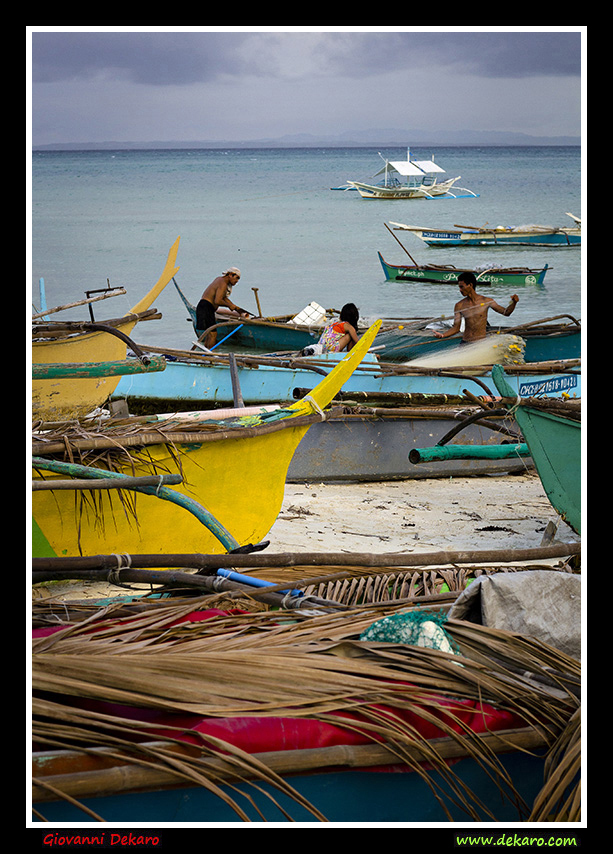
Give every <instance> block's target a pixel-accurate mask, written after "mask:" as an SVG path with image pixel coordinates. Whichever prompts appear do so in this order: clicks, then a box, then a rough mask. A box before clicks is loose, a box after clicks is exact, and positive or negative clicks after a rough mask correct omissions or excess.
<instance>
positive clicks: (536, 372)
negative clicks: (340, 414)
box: [112, 345, 581, 410]
mask: <svg viewBox="0 0 613 854" xmlns="http://www.w3.org/2000/svg"><path fill="white" fill-rule="evenodd" d="M141 346H144V345H141ZM155 349H156V348H149V350H150V351H152V352H153V351H155ZM158 352H161V353H162V354H163V355H165V356H167V365H166V370H165V371H164V372H163V373H159V374H141V375H134V376H125V377H122V378H121V380H120V381H119V384H118V385H117V388H116V389H115V392H114V393H113V395H112V399H113V400H127V401H128V402H130V403H135V402H141V403H155V404H156V405H159V404H161V403H163V404H164V405H166V404H168V403H169V402H180V403H182V404H186V405H188V406H189V407H190V408H193V409H201V408H204V407H206V406H210V407H213V406H215V405H218V404H230V405H232V404H234V405H240V406H242V405H252V404H267V403H281V402H286V401H291V400H293V399H294V389H296V388H313V387H314V386H315V385H317V383H318V381H319V379H320V378H321V376H322V375H326V374H327V373H328V372H329V371H330V370H332V368H333V367H334V365H335V364H336V363H337V362H338V359H339V357H341V356H342V354H339V353H325V354H323V355H322V356H317V357H305V358H298V359H291V358H290V359H284V358H268V359H266V358H259V357H255V356H238V355H237V356H234V354H229V355H228V356H226V357H223V356H207V355H202V356H198V355H197V354H196V353H191V352H182V351H169V350H161V349H159V350H158ZM168 354H171V356H172V355H174V356H175V357H177V356H178V358H176V361H168ZM232 362H234V365H232ZM507 370H508V371H509V382H510V383H511V385H512V388H513V392H512V393H513V396H519V397H532V396H534V395H539V396H559V395H561V394H567V395H569V396H571V397H581V366H580V361H579V360H568V361H563V362H556V363H536V364H530V365H528V364H524V365H517V366H508V367H507ZM466 388H469V389H471V390H472V391H473V393H475V394H477V395H483V394H485V395H486V396H489V397H494V396H496V390H495V386H494V384H493V382H492V374H491V369H488V368H487V367H482V368H474V367H471V368H463V369H461V370H454V369H453V367H451V368H445V369H440V368H438V369H426V368H418V367H411V366H410V364H407V365H396V364H392V363H381V362H379V361H378V360H377V358H376V357H375V356H374V355H372V354H369V355H367V356H366V358H365V359H364V360H363V361H362V363H361V365H360V366H359V368H358V369H357V370H356V371H355V372H354V373H353V375H352V376H351V377H350V378H349V380H347V382H346V383H345V384H344V386H343V391H344V392H370V393H376V394H382V393H388V392H392V393H401V394H412V395H451V396H452V397H462V396H463V395H464V390H465V389H466ZM170 408H171V407H169V406H167V405H166V409H167V410H169V409H170Z"/></svg>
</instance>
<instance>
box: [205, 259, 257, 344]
mask: <svg viewBox="0 0 613 854" xmlns="http://www.w3.org/2000/svg"><path fill="white" fill-rule="evenodd" d="M240 277H241V271H240V270H239V269H238V268H237V267H229V268H228V269H227V270H226V272H225V273H222V275H221V276H217V278H216V279H213V281H212V282H211V284H210V285H209V286H208V288H206V290H205V291H204V293H203V294H202V297H201V298H200V302H199V303H198V305H197V306H196V329H197V330H198V332H199V333H200V334H202V333H203V332H204V331H205V330H206V329H208V328H209V327H210V326H215V322H216V321H215V312H216V311H217V309H218V308H219V307H220V306H222V305H224V306H226V307H227V308H229V309H231V310H232V311H235V312H237V314H238V315H239V316H240V317H249V316H250V312H248V311H246V309H244V308H240V307H239V306H238V305H234V303H233V302H232V300H231V299H230V293H231V291H232V288H233V287H234V285H235V284H236V283H237V282H238V280H239V279H240ZM216 343H217V330H216V329H213V331H212V332H209V334H208V335H207V336H206V339H205V341H204V346H205V347H208V348H209V349H210V348H211V347H213V346H214V345H215V344H216Z"/></svg>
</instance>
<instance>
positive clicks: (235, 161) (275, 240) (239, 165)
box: [31, 146, 586, 349]
mask: <svg viewBox="0 0 613 854" xmlns="http://www.w3.org/2000/svg"><path fill="white" fill-rule="evenodd" d="M406 152H407V149H406V148H396V147H391V148H389V147H388V148H384V147H382V148H377V147H375V148H219V149H210V148H202V149H151V150H135V149H129V150H88V151H50V150H37V151H34V152H33V153H32V168H31V279H32V284H31V287H32V309H33V311H38V310H40V307H41V297H40V293H41V292H40V280H41V279H42V280H43V282H44V290H45V295H46V303H47V306H48V307H49V308H51V307H54V306H59V305H66V304H68V303H73V302H76V301H79V300H83V299H85V292H86V291H90V290H95V289H99V288H105V287H106V286H107V283H108V284H110V286H111V287H120V286H121V287H124V288H125V289H126V295H125V296H123V295H122V296H117V297H114V298H112V299H110V300H106V301H104V302H102V303H98V304H97V305H95V306H94V317H95V319H96V320H104V319H105V318H109V317H118V316H120V315H122V314H124V313H125V312H127V311H128V310H129V309H130V308H131V307H132V306H133V305H134V304H135V303H136V302H138V300H140V298H141V297H142V296H143V295H144V294H145V293H146V292H147V291H148V290H149V288H150V287H151V286H152V285H153V284H154V283H155V282H156V281H157V280H158V278H159V276H160V274H161V272H162V269H163V267H164V263H165V260H166V257H167V254H168V251H169V249H170V247H171V246H172V244H173V243H174V242H175V240H176V239H177V237H180V245H179V252H178V258H177V264H178V266H179V268H180V269H179V271H178V272H177V274H176V277H175V280H176V283H177V285H178V286H179V287H180V288H181V290H182V291H183V293H184V294H185V296H186V297H187V298H188V299H189V300H190V301H191V302H192V303H193V304H196V303H197V302H198V300H199V299H200V297H201V295H202V292H203V290H204V289H205V287H206V286H207V285H208V284H209V283H210V282H211V281H212V280H213V279H214V278H215V277H216V276H218V275H220V274H221V273H223V272H224V271H225V270H226V269H227V268H228V267H230V266H234V267H238V268H239V269H240V270H241V274H242V275H241V279H240V282H239V283H238V285H237V286H236V287H235V288H234V292H233V294H232V299H233V301H234V302H235V303H237V304H238V305H240V306H242V307H243V308H245V309H247V310H248V311H252V312H254V313H255V314H258V313H259V312H260V310H261V313H262V314H263V315H264V316H274V315H281V314H293V313H296V312H298V311H300V310H301V309H302V308H304V307H305V306H307V305H308V304H309V303H311V302H312V301H315V302H317V303H318V304H319V305H321V306H322V307H324V308H333V309H337V310H339V309H340V308H341V307H342V306H343V305H344V304H345V303H346V302H353V303H355V304H356V305H357V306H358V307H359V309H360V314H361V317H362V318H363V319H366V320H374V319H376V318H378V317H383V318H411V317H441V316H448V317H451V316H453V307H454V304H455V303H456V302H457V300H458V299H459V298H460V294H459V291H458V289H457V287H456V286H455V285H432V284H408V283H398V282H389V281H386V279H385V276H384V274H383V269H382V267H381V264H380V261H379V258H378V254H377V253H378V252H380V253H381V254H382V255H383V257H384V258H385V260H386V261H388V262H390V263H393V264H402V263H407V262H408V263H411V261H410V259H411V258H412V259H414V260H415V261H416V262H417V263H436V264H453V265H455V266H457V267H469V268H471V267H479V268H481V269H483V267H484V266H513V265H519V266H522V267H530V268H533V269H541V268H542V267H543V266H544V265H545V264H547V265H549V268H550V269H549V270H548V272H547V274H546V277H545V282H544V284H543V285H541V286H538V285H524V286H522V287H521V288H516V289H515V291H516V292H517V294H518V296H519V302H518V304H517V308H516V310H515V313H514V315H513V321H514V322H517V323H523V322H530V321H534V320H539V319H544V318H550V317H557V316H559V315H569V316H571V317H573V318H575V319H580V318H581V316H582V311H584V310H585V306H584V304H583V303H584V299H583V298H584V294H585V285H586V282H585V281H584V277H585V275H586V274H585V272H584V266H583V264H582V252H583V253H584V248H583V249H582V248H580V247H579V248H576V247H572V248H567V247H560V248H542V247H535V248H528V247H516V248H498V247H479V248H468V247H463V248H457V247H456V248H453V247H447V248H441V247H437V248H434V247H428V246H426V244H425V243H423V242H422V241H421V240H420V239H419V238H417V237H416V236H415V235H412V234H410V233H409V232H400V231H392V233H390V231H389V230H388V228H387V227H386V224H387V225H389V224H390V223H391V222H400V223H405V224H410V225H418V226H433V227H436V228H448V227H450V226H453V225H469V226H482V225H484V224H486V223H487V224H489V225H490V226H498V225H504V226H517V225H525V224H540V225H552V226H568V225H571V224H572V220H571V219H570V217H569V216H568V215H567V212H570V213H572V214H574V215H575V216H578V217H581V216H582V210H581V205H582V198H583V195H582V187H583V182H582V159H581V147H580V146H535V147H530V146H521V147H502V146H500V147H498V146H496V147H478V146H467V147H440V148H436V147H435V148H427V149H417V148H416V149H411V156H412V157H414V158H416V159H430V158H431V157H433V159H434V160H435V162H436V163H437V164H438V165H439V166H441V167H442V168H443V169H444V170H445V172H446V175H445V176H443V177H445V178H446V177H455V176H456V175H458V176H461V177H460V180H459V181H458V182H457V185H458V186H460V187H464V188H467V189H469V190H471V191H472V192H474V193H476V194H477V197H464V198H457V199H450V198H440V199H434V200H397V201H380V200H365V199H362V198H361V197H360V195H359V194H358V193H357V192H355V191H344V190H338V189H332V188H337V187H345V186H347V183H346V182H347V181H348V180H359V181H370V180H373V176H374V175H375V173H376V172H377V171H378V170H379V169H380V168H381V167H382V166H383V165H384V163H383V159H382V158H383V157H386V158H388V159H390V160H394V159H396V160H404V159H406ZM376 180H379V179H376ZM409 256H410V257H409ZM485 292H486V293H487V294H488V295H490V296H492V297H493V298H494V299H495V300H496V301H497V302H499V303H500V304H502V305H503V306H506V305H507V304H508V302H509V297H510V296H511V293H512V291H511V290H510V289H509V288H508V287H507V286H491V287H487V289H486V291H485ZM155 307H156V308H157V309H158V311H159V312H160V313H161V314H162V318H161V319H159V320H155V321H151V322H146V323H141V324H139V325H138V327H137V328H136V330H135V333H134V340H135V341H136V343H143V344H148V345H150V346H155V345H157V346H161V347H172V348H178V349H186V348H187V349H189V348H190V347H191V344H192V342H193V340H194V332H193V328H192V326H191V324H190V323H189V322H188V317H187V310H186V308H185V306H184V304H183V302H182V301H181V299H180V297H179V294H178V292H177V290H176V288H175V287H174V284H173V283H172V282H171V283H170V284H169V285H168V286H167V287H166V289H165V290H164V292H163V293H162V294H161V295H160V297H159V298H158V299H157V300H156V302H155ZM53 317H54V319H70V320H79V319H81V320H87V319H89V313H88V309H87V308H86V307H84V306H82V307H78V308H74V309H70V310H67V311H64V312H62V313H61V314H56V315H54V316H53Z"/></svg>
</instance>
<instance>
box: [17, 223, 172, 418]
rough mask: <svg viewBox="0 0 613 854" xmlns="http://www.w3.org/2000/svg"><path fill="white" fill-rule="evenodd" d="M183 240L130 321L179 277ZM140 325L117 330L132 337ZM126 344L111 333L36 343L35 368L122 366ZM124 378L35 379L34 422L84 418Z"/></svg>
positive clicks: (33, 394)
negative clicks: (52, 365) (51, 366)
mask: <svg viewBox="0 0 613 854" xmlns="http://www.w3.org/2000/svg"><path fill="white" fill-rule="evenodd" d="M179 240H180V238H177V240H176V241H175V243H174V244H173V246H172V247H171V249H170V252H169V253H168V258H167V260H166V265H165V267H164V270H163V272H162V275H161V276H160V278H159V279H158V281H157V283H156V284H155V285H154V286H153V287H152V288H151V290H150V291H149V292H148V293H147V294H146V295H145V296H144V297H143V298H142V299H141V300H140V301H139V302H138V303H137V304H136V305H135V306H134V307H133V308H132V309H131V310H130V311H129V312H128V314H127V315H126V317H129V316H132V315H135V314H138V313H139V312H142V311H146V310H147V309H148V308H150V306H151V305H152V303H153V301H154V300H155V299H156V298H157V297H158V296H159V294H160V293H161V292H162V291H163V290H164V288H165V287H166V285H167V284H168V283H169V282H170V281H171V280H172V277H173V276H174V275H175V274H176V273H177V271H178V269H179V268H178V267H177V266H176V260H177V252H178V250H179ZM137 322H138V321H137V320H136V319H134V318H133V317H132V319H130V320H126V323H124V324H121V325H119V326H117V327H116V328H117V329H118V330H119V331H120V332H123V333H124V335H128V336H129V335H130V334H131V332H132V330H133V329H134V327H135V326H136V323H137ZM126 349H127V347H126V343H125V341H122V340H121V339H120V338H118V337H117V336H115V335H111V334H109V333H107V332H87V333H82V334H77V335H72V336H70V337H67V338H61V339H59V340H58V339H51V340H49V341H34V342H32V364H33V365H49V364H62V365H67V364H68V365H72V364H75V365H82V364H86V363H91V362H120V361H123V360H124V359H125V358H126ZM119 380H120V376H119V375H117V376H108V377H91V378H78V379H76V378H75V379H72V378H71V379H55V378H54V379H35V380H33V381H32V418H33V419H34V420H41V421H62V420H65V419H68V418H82V417H83V416H85V415H87V413H88V412H91V411H92V409H95V408H96V407H97V406H100V405H101V404H102V403H104V402H105V401H106V399H107V398H108V397H109V396H110V395H111V394H112V393H113V392H114V391H115V389H116V388H117V384H118V383H119Z"/></svg>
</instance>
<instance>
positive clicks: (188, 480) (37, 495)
mask: <svg viewBox="0 0 613 854" xmlns="http://www.w3.org/2000/svg"><path fill="white" fill-rule="evenodd" d="M380 323H381V322H380V321H377V322H376V323H375V324H373V326H371V327H370V329H369V330H368V331H367V332H366V333H365V334H364V335H363V336H362V337H361V338H360V340H359V341H358V343H357V344H356V345H355V346H354V348H353V349H352V350H351V351H349V353H348V354H347V355H346V356H345V357H344V358H343V359H342V360H341V361H340V362H339V363H338V364H337V365H336V367H335V368H334V369H333V370H332V371H331V372H330V374H329V375H328V376H327V377H325V378H324V379H323V380H322V381H321V382H320V383H319V385H318V386H316V388H314V389H313V391H312V392H311V393H310V394H309V395H308V396H307V397H306V398H303V399H302V400H300V401H297V402H296V403H293V404H292V405H291V406H288V407H287V408H284V409H282V410H277V411H275V412H272V413H264V414H262V416H260V417H258V419H257V421H256V423H254V422H253V419H250V420H249V425H248V426H245V422H244V420H241V419H240V418H236V419H231V420H230V421H228V422H221V423H219V422H218V423H217V426H216V427H213V425H212V424H211V422H208V424H206V426H201V428H200V429H199V430H198V431H196V432H190V433H187V432H185V429H184V428H178V429H177V427H176V424H175V425H174V426H169V428H168V431H167V432H164V427H163V426H157V425H156V427H155V431H153V432H152V433H151V435H150V438H145V437H144V436H142V435H138V434H137V435H131V436H129V437H127V439H129V441H127V439H124V440H122V439H121V438H116V437H114V436H111V435H108V434H105V433H99V434H97V435H96V436H95V437H92V439H91V440H87V439H83V438H79V437H78V436H77V437H76V438H74V439H73V438H69V437H67V436H64V437H63V438H62V441H61V442H58V443H57V444H56V445H55V446H54V445H53V444H50V443H49V442H48V441H47V442H46V443H43V442H41V441H39V440H37V441H35V442H34V445H33V453H34V456H47V457H48V456H50V453H49V451H50V450H51V451H52V452H53V454H54V456H55V458H56V459H59V458H70V456H72V457H74V459H79V458H80V459H81V461H84V462H85V463H87V462H88V461H89V460H94V458H95V462H93V463H92V464H93V465H95V466H97V467H99V468H100V467H101V464H100V460H101V459H102V456H101V455H102V452H103V450H105V449H108V450H109V451H110V450H111V449H112V448H114V449H115V451H116V452H117V451H118V450H119V454H116V455H115V457H114V463H113V471H115V472H119V473H123V474H125V475H130V476H146V475H151V474H154V473H155V474H164V475H167V474H180V475H181V476H182V479H183V482H182V484H181V485H180V486H178V487H177V488H176V492H177V493H179V494H183V495H185V496H188V497H190V498H191V499H193V500H194V501H196V502H198V503H199V504H200V505H202V506H203V507H204V508H206V510H207V511H208V513H209V514H211V516H212V517H214V518H215V519H216V520H218V521H219V523H220V524H221V525H222V526H224V528H225V529H226V530H227V531H228V532H229V533H230V534H231V536H232V537H233V538H234V539H235V540H236V542H237V543H238V544H239V545H246V544H249V543H258V542H260V541H261V540H262V539H263V538H264V537H265V536H266V534H267V533H268V532H269V531H270V529H271V527H272V525H273V524H274V522H275V520H276V518H277V515H278V513H279V510H280V508H281V504H282V501H283V494H284V487H285V479H286V476H287V470H288V468H289V464H290V462H291V459H292V456H293V454H294V452H295V450H296V448H297V447H298V444H299V442H300V440H301V439H302V437H303V436H304V435H305V433H306V432H307V430H308V429H309V426H310V425H311V424H312V423H314V422H315V421H316V420H317V419H318V418H322V417H324V415H323V410H324V408H325V407H326V406H327V405H328V404H329V403H330V401H331V400H332V399H333V398H334V396H335V395H336V394H337V392H338V391H339V390H340V389H341V388H342V386H343V384H344V383H345V382H346V381H347V379H348V378H349V377H350V376H351V375H352V373H353V372H354V370H355V369H356V368H357V367H358V366H359V364H360V362H361V361H362V359H363V358H364V356H365V355H366V353H367V352H368V349H369V348H370V346H371V345H372V342H373V340H374V338H375V336H376V334H377V332H378V330H379V327H380ZM201 424H202V423H201ZM66 445H68V448H66ZM60 446H61V448H62V450H61V452H60ZM66 450H67V451H68V454H69V456H68V457H66V455H65V452H66ZM34 477H35V478H36V479H42V478H45V479H49V480H51V481H52V480H53V478H56V479H57V478H58V477H59V475H57V474H49V472H47V471H44V470H43V469H41V470H40V471H35V472H34ZM32 507H33V535H34V536H33V553H34V556H52V555H58V556H60V555H96V554H117V555H121V554H175V553H208V554H215V553H221V552H224V551H226V549H225V548H224V546H223V544H222V542H221V541H220V540H219V538H218V537H217V536H216V535H215V534H214V533H213V532H211V531H210V530H209V529H207V528H206V527H205V526H203V524H202V522H201V521H199V520H198V519H197V518H196V517H195V516H194V515H193V514H192V513H190V512H188V511H186V510H185V509H184V508H182V507H179V506H176V505H175V504H173V503H169V502H168V501H164V500H161V499H160V498H159V497H157V496H156V495H155V494H143V493H141V492H130V493H129V494H128V493H127V491H126V490H122V491H121V493H119V494H118V492H117V490H108V491H105V490H102V489H99V490H96V489H95V486H94V485H93V484H92V488H91V489H87V490H84V491H83V490H81V491H78V492H76V491H75V492H72V491H69V490H63V489H62V490H59V489H58V490H53V491H46V490H45V491H42V490H41V491H38V490H37V491H35V492H34V493H33V495H32Z"/></svg>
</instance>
